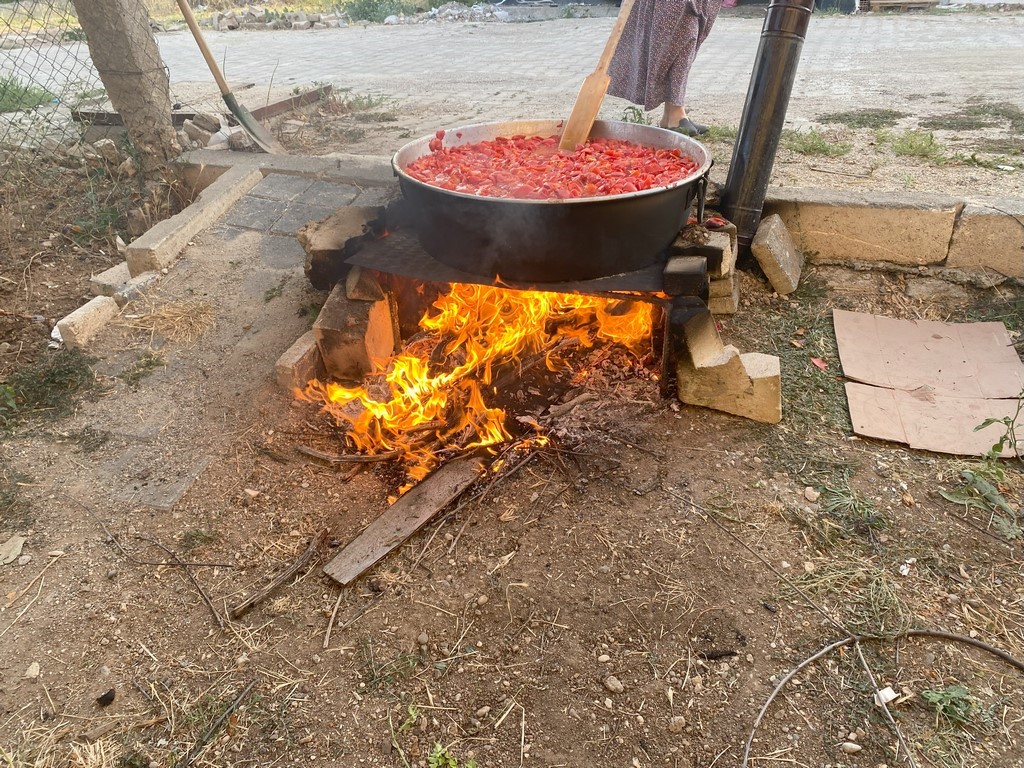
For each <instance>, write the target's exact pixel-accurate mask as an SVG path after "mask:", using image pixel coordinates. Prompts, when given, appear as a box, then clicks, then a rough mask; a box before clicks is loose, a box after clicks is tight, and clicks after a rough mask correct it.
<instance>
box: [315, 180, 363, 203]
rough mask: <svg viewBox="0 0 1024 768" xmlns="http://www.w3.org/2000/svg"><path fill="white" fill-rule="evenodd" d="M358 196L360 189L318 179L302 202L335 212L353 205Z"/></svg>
mask: <svg viewBox="0 0 1024 768" xmlns="http://www.w3.org/2000/svg"><path fill="white" fill-rule="evenodd" d="M358 195H359V187H354V186H352V185H351V184H339V183H338V182H335V181H322V180H319V179H318V180H316V181H314V182H312V183H311V184H310V185H309V189H307V190H306V193H305V194H304V195H303V196H302V202H303V203H304V204H306V205H311V206H316V207H320V208H330V209H331V210H332V211H334V210H337V209H338V208H341V207H342V206H345V205H351V204H352V201H353V200H355V199H356V197H357V196H358Z"/></svg>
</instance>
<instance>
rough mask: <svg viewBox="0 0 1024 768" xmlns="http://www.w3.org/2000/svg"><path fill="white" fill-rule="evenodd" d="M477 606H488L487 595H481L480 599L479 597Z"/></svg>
mask: <svg viewBox="0 0 1024 768" xmlns="http://www.w3.org/2000/svg"><path fill="white" fill-rule="evenodd" d="M476 604H477V605H486V604H487V595H480V597H478V598H477V599H476Z"/></svg>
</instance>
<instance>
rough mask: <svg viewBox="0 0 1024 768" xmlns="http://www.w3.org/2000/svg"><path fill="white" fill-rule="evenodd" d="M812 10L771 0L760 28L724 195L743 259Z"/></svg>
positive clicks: (804, 0) (809, 0)
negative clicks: (759, 39) (752, 69)
mask: <svg viewBox="0 0 1024 768" xmlns="http://www.w3.org/2000/svg"><path fill="white" fill-rule="evenodd" d="M813 10H814V0H771V2H770V3H769V4H768V13H767V15H766V16H765V18H764V26H763V27H762V28H761V42H760V43H759V44H758V46H757V56H756V57H755V59H754V71H753V72H752V73H751V75H750V87H749V88H748V89H747V101H746V104H744V105H743V115H742V117H741V118H740V128H739V133H738V134H737V136H736V146H735V147H734V148H733V151H732V162H731V163H730V165H729V176H728V178H727V179H726V182H725V190H724V191H723V192H722V213H723V214H724V215H725V217H726V218H727V219H728V220H729V221H731V222H732V223H733V224H735V225H736V238H737V241H738V245H739V249H740V252H741V253H742V254H748V253H749V251H750V243H751V241H752V240H753V239H754V234H755V233H756V232H757V225H758V224H759V223H760V221H761V209H762V208H763V207H764V197H765V194H766V193H767V191H768V180H769V178H770V177H771V175H772V165H773V164H774V163H775V152H776V151H777V150H778V148H779V138H780V137H781V136H782V124H783V123H784V122H785V120H786V108H787V107H788V106H789V95H790V93H791V92H792V90H793V80H794V79H796V67H797V64H799V63H800V50H801V48H803V44H804V38H805V37H806V36H807V24H808V22H809V21H810V19H811V12H812V11H813Z"/></svg>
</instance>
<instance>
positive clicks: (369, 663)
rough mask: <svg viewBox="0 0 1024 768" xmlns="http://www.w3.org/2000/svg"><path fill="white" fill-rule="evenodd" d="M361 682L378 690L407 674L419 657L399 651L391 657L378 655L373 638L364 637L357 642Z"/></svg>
mask: <svg viewBox="0 0 1024 768" xmlns="http://www.w3.org/2000/svg"><path fill="white" fill-rule="evenodd" d="M359 655H360V660H361V663H362V664H361V665H362V677H363V682H364V683H365V684H366V687H367V688H370V689H372V690H378V689H380V688H387V687H388V686H390V685H392V684H393V683H395V682H397V681H399V680H402V679H404V678H406V677H408V676H409V674H410V673H411V672H412V670H413V669H414V668H415V667H416V665H417V664H418V663H419V657H418V656H416V655H415V654H412V653H399V654H398V655H396V656H395V657H394V658H391V659H381V658H379V657H378V655H377V653H376V651H375V649H374V647H373V640H371V639H369V638H366V639H364V640H363V641H362V642H361V643H360V644H359Z"/></svg>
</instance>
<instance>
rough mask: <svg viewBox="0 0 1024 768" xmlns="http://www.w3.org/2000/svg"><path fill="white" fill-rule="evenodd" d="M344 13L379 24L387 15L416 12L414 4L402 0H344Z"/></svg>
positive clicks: (352, 17) (356, 18) (359, 19)
mask: <svg viewBox="0 0 1024 768" xmlns="http://www.w3.org/2000/svg"><path fill="white" fill-rule="evenodd" d="M342 7H343V8H344V9H345V13H346V14H348V17H349V18H350V19H352V20H353V21H370V22H373V23H375V24H380V23H381V22H383V21H384V19H386V18H387V17H388V16H398V15H399V14H413V13H416V11H417V8H416V6H415V4H413V3H409V2H403V1H402V0H346V2H344V3H343V4H342Z"/></svg>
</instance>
